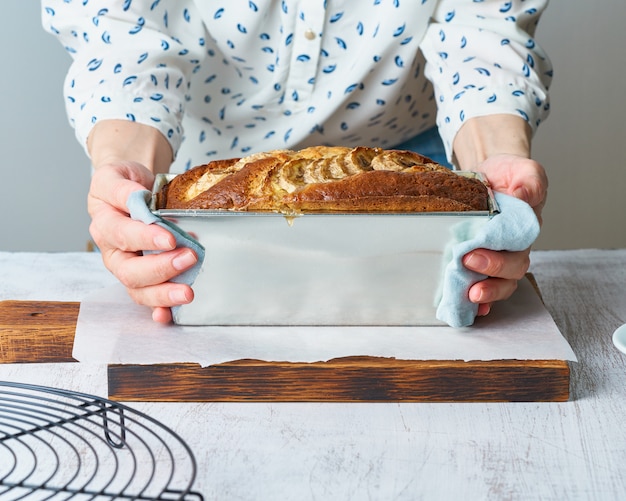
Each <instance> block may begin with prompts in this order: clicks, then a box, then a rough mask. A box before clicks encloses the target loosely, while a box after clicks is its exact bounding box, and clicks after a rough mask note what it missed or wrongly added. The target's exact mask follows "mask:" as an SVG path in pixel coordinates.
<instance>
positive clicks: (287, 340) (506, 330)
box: [73, 280, 576, 366]
mask: <svg viewBox="0 0 626 501" xmlns="http://www.w3.org/2000/svg"><path fill="white" fill-rule="evenodd" d="M73 356H74V358H76V359H77V360H79V361H81V362H90V363H103V364H159V363H198V364H200V365H202V366H208V365H215V364H219V363H222V362H228V361H233V360H241V359H255V360H263V361H268V362H276V361H283V362H284V361H287V362H318V361H328V360H331V359H333V358H338V357H348V356H374V357H391V358H397V359H401V360H464V361H470V360H501V359H511V360H568V361H576V355H575V354H574V352H573V351H572V349H571V347H570V346H569V344H568V343H567V341H566V340H565V339H564V338H563V336H562V335H561V333H560V332H559V330H558V328H557V326H556V324H555V323H554V321H553V320H552V317H551V316H550V314H549V313H548V311H547V310H546V309H545V307H544V306H543V304H542V302H541V300H540V299H539V297H538V295H537V294H536V292H535V291H534V289H533V287H532V285H531V284H530V282H528V281H527V280H522V281H521V282H520V284H519V287H518V289H517V291H516V292H515V294H514V295H513V296H512V297H511V298H510V299H509V300H508V301H503V302H499V303H497V304H495V305H494V307H493V309H492V311H491V313H490V314H489V315H488V316H487V317H482V318H478V319H477V321H476V322H475V324H474V325H473V326H472V327H467V328H462V329H454V328H451V327H446V326H432V327H424V326H419V327H297V326H295V327H290V326H277V327H274V326H271V327H266V326H263V327H250V326H241V327H232V326H229V327H188V326H177V325H161V324H157V323H155V322H153V321H152V318H151V311H150V309H148V308H146V307H142V306H138V305H136V304H135V303H133V302H132V300H131V299H130V298H129V297H128V295H127V294H126V291H125V290H124V289H123V288H122V287H121V286H120V285H114V286H112V287H108V288H105V289H102V290H100V291H98V292H96V293H95V294H93V295H92V296H90V297H87V298H86V299H85V300H83V302H82V303H81V306H80V312H79V316H78V322H77V326H76V336H75V341H74V352H73Z"/></svg>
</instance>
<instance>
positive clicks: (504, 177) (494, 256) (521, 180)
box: [463, 154, 548, 316]
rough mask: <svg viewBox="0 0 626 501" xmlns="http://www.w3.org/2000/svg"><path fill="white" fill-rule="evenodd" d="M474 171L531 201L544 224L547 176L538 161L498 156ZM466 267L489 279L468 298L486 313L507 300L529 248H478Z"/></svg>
mask: <svg viewBox="0 0 626 501" xmlns="http://www.w3.org/2000/svg"><path fill="white" fill-rule="evenodd" d="M474 170H476V171H478V172H482V173H483V174H484V175H485V177H486V178H487V180H488V182H489V184H490V185H491V188H492V189H493V190H494V191H499V192H501V193H506V194H508V195H511V196H514V197H516V198H519V199H521V200H524V201H525V202H526V203H528V204H529V205H530V206H531V207H532V208H533V209H534V211H535V214H536V215H537V219H538V220H539V223H540V224H541V222H542V219H541V211H542V209H543V206H544V205H545V202H546V197H547V192H548V178H547V175H546V172H545V169H544V168H543V167H542V166H541V164H539V163H538V162H536V161H534V160H531V159H529V158H526V157H523V156H517V155H505V154H501V155H495V156H492V157H489V158H487V159H486V160H484V161H483V162H482V163H480V164H479V165H478V166H477V167H476V168H475V169H474ZM463 264H464V265H465V267H466V268H468V269H470V270H473V271H476V272H478V273H482V274H484V275H487V276H488V277H489V278H487V279H485V280H483V281H480V282H478V283H476V284H474V285H473V286H472V287H471V288H470V290H469V299H470V301H472V302H474V303H478V305H479V306H478V315H479V316H484V315H487V314H488V313H489V311H490V309H491V305H492V303H494V302H495V301H501V300H504V299H508V298H509V297H510V296H511V294H513V292H514V291H515V289H516V288H517V281H518V280H520V279H522V278H523V277H524V275H525V274H526V272H527V271H528V268H529V266H530V248H529V249H526V250H524V251H520V252H506V251H499V252H498V251H492V250H488V249H476V250H474V251H472V252H469V253H468V254H466V255H465V256H464V257H463Z"/></svg>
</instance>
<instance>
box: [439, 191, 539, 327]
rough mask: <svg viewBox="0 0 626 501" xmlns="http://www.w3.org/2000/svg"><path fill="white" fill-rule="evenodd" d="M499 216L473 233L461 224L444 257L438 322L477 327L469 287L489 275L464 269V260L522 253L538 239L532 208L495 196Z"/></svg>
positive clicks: (500, 194) (521, 202)
mask: <svg viewBox="0 0 626 501" xmlns="http://www.w3.org/2000/svg"><path fill="white" fill-rule="evenodd" d="M494 196H495V199H496V202H497V204H498V206H499V208H500V213H499V214H496V215H495V216H493V217H492V218H491V219H490V220H489V221H488V222H487V223H486V224H484V225H483V226H482V227H480V228H478V229H477V230H476V231H474V228H473V225H474V224H476V223H473V222H471V221H469V222H467V223H460V224H459V225H458V227H457V228H455V235H454V237H455V242H453V243H452V244H451V245H450V246H449V247H448V249H447V251H446V254H447V255H444V263H446V264H445V267H444V270H443V281H442V286H441V292H440V301H439V304H438V307H437V318H438V319H439V320H441V321H442V322H445V323H447V324H448V325H450V326H451V327H467V326H470V325H472V324H473V323H474V319H475V318H476V314H477V313H478V305H477V304H475V303H472V302H470V300H469V298H468V291H469V289H470V287H471V286H472V285H473V284H475V283H476V282H479V281H480V280H484V279H485V278H487V276H486V275H482V274H480V273H476V272H473V271H470V270H468V269H467V268H465V266H463V263H462V262H461V260H462V259H463V256H464V255H465V254H467V253H468V252H469V251H472V250H474V249H490V250H495V251H502V250H506V251H522V250H524V249H527V248H528V247H530V246H531V245H532V243H533V242H534V241H535V240H536V239H537V237H538V236H539V229H540V228H539V221H538V220H537V217H536V215H535V213H534V211H533V209H532V207H530V205H528V204H527V203H526V202H524V201H523V200H519V199H517V198H514V197H512V196H509V195H505V194H504V193H497V192H496V193H494Z"/></svg>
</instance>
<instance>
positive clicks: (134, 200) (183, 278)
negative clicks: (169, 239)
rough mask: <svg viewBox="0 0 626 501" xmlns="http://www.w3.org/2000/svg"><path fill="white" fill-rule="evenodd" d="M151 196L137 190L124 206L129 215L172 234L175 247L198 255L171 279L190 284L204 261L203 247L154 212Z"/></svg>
mask: <svg viewBox="0 0 626 501" xmlns="http://www.w3.org/2000/svg"><path fill="white" fill-rule="evenodd" d="M151 198H152V194H151V193H150V192H149V191H148V190H139V191H135V192H133V193H131V194H130V196H129V197H128V200H127V201H126V207H127V208H128V211H129V213H130V217H131V218H133V219H135V220H137V221H141V222H142V223H145V224H156V225H158V226H161V227H162V228H165V229H166V230H168V231H169V232H170V233H171V234H172V235H174V238H175V239H176V247H177V248H178V247H189V248H190V249H193V250H194V251H195V253H196V255H197V256H198V261H197V262H196V264H195V265H193V266H192V267H191V268H189V269H187V270H185V271H184V272H183V273H181V274H180V275H178V276H176V277H174V278H173V279H172V280H171V281H172V282H176V283H182V284H188V285H192V284H193V283H194V281H195V280H196V277H197V276H198V273H199V272H200V269H201V268H202V262H203V261H204V255H205V250H204V247H203V246H202V245H201V244H200V243H199V242H198V241H197V240H196V239H195V238H193V237H192V236H191V235H189V234H188V233H186V232H185V231H183V230H181V229H180V228H179V227H178V226H176V225H175V224H173V223H170V222H169V221H167V220H166V219H164V218H162V217H159V216H157V215H156V214H154V213H153V212H152V211H151V210H150V208H149V204H150V200H151ZM156 252H159V251H156ZM150 253H151V251H144V254H150ZM152 253H155V252H152Z"/></svg>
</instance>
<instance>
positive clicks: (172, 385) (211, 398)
mask: <svg viewBox="0 0 626 501" xmlns="http://www.w3.org/2000/svg"><path fill="white" fill-rule="evenodd" d="M108 383H109V398H111V399H113V400H124V401H163V402H175V401H178V402H180V401H203V402H220V401H221V402H246V401H279V402H298V401H300V402H328V401H330V402H381V401H401V402H502V401H508V402H541V401H566V400H568V398H569V365H568V364H567V363H566V362H564V361H559V360H533V361H529V360H527V361H518V360H496V361H478V362H463V361H453V360H444V361H431V360H428V361H422V360H417V361H416V360H396V359H387V358H374V357H348V358H341V359H335V360H331V361H328V362H317V363H276V362H271V363H270V362H262V361H258V360H239V361H235V362H228V363H223V364H219V365H214V366H209V367H205V368H202V367H200V366H198V365H195V364H172V365H169V364H163V365H150V366H146V365H111V366H109V370H108Z"/></svg>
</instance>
